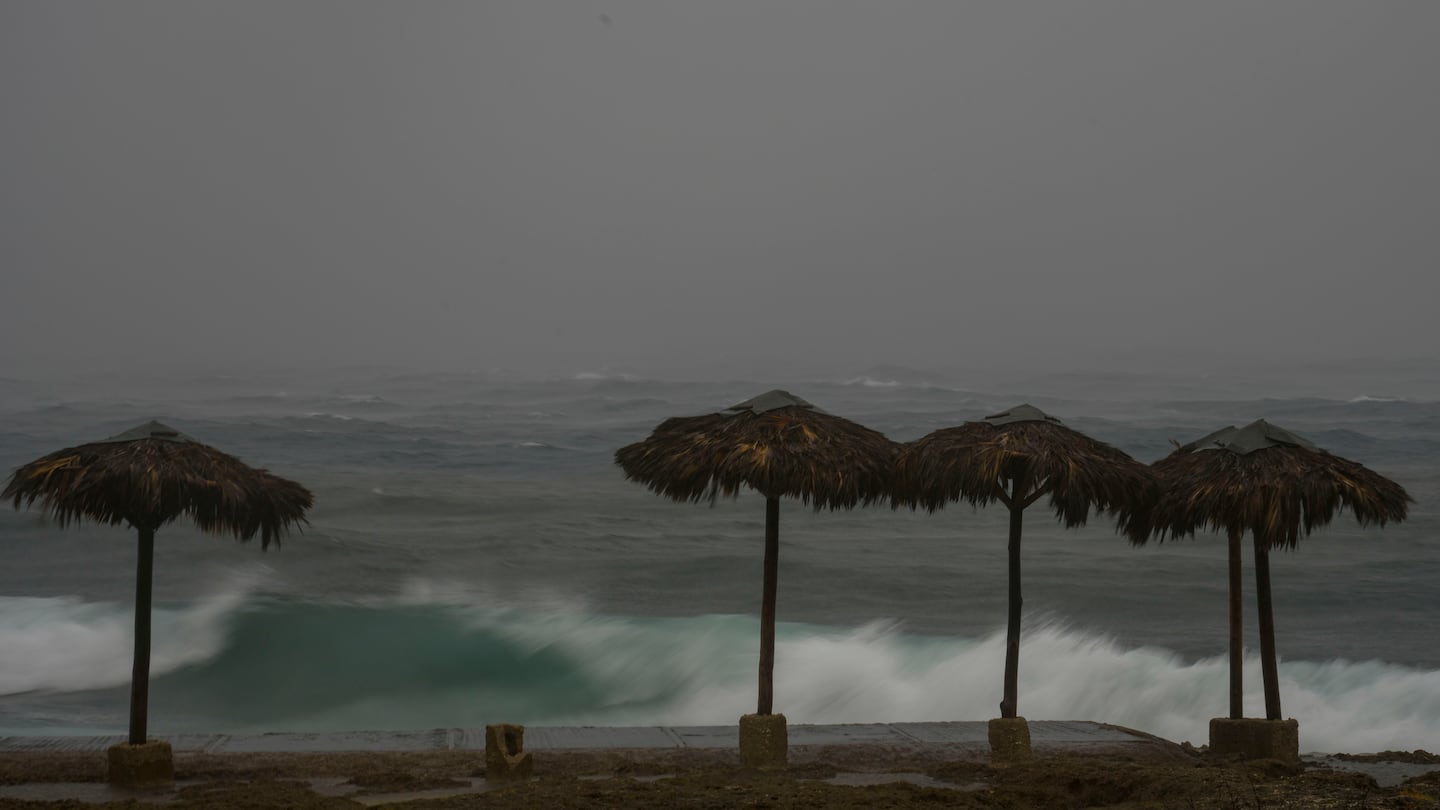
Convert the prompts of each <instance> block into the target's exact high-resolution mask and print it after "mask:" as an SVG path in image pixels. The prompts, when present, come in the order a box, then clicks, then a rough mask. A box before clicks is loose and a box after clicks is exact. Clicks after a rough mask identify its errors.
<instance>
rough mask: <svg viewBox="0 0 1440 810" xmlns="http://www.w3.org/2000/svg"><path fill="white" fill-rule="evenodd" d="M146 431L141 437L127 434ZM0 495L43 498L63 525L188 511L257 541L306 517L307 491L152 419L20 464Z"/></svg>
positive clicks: (142, 522) (154, 523)
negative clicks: (99, 439)
mask: <svg viewBox="0 0 1440 810" xmlns="http://www.w3.org/2000/svg"><path fill="white" fill-rule="evenodd" d="M137 431H140V432H143V433H145V434H146V435H145V436H144V438H137V439H126V438H123V437H125V436H127V435H130V434H133V433H136V432H137ZM0 500H10V501H12V502H13V504H14V506H15V508H17V509H18V508H20V507H21V506H22V505H24V506H26V507H30V506H33V505H34V504H35V502H36V501H39V502H40V507H41V509H42V510H43V511H44V512H45V514H47V515H49V516H51V517H53V518H54V519H55V520H56V521H57V522H58V523H59V524H60V525H61V526H67V525H69V524H71V523H73V522H76V521H79V520H93V521H95V522H96V523H102V524H106V525H110V526H115V525H119V524H121V523H128V524H129V525H131V526H134V527H136V528H150V529H158V528H160V527H161V526H164V525H166V524H168V523H170V522H171V521H173V520H175V519H176V518H178V517H180V516H182V515H188V516H189V517H191V518H192V519H193V520H194V521H195V525H196V526H197V527H198V528H199V529H200V530H201V531H204V532H210V533H212V534H228V535H232V536H234V537H235V538H236V539H238V540H249V539H250V538H252V537H254V536H255V535H257V534H258V535H260V543H261V546H262V547H268V546H269V545H270V543H271V542H278V541H279V539H280V536H281V535H282V534H283V533H284V532H285V531H286V530H287V529H288V528H289V527H290V526H291V525H292V524H298V523H303V522H304V520H305V518H304V515H305V510H306V509H308V508H309V507H310V505H311V502H312V497H311V495H310V492H309V491H308V490H306V489H305V488H304V487H302V486H300V485H299V484H297V483H295V482H293V481H287V480H286V479H284V478H280V477H278V476H275V475H271V474H270V473H268V472H266V471H265V470H257V469H255V468H253V467H250V466H247V465H246V464H245V463H244V462H242V461H240V460H239V459H237V458H235V457H234V456H231V455H228V454H226V453H222V452H220V451H219V450H216V449H215V448H213V447H210V446H208V445H204V444H201V443H199V442H197V441H194V440H192V439H189V438H186V437H184V436H181V435H180V434H179V433H177V432H176V431H174V430H172V429H170V428H166V427H165V426H164V425H161V424H159V423H158V422H151V423H149V424H147V425H143V426H141V427H140V428H137V429H136V431H129V432H127V433H124V434H121V435H120V436H117V437H116V438H114V439H108V440H105V441H100V442H92V443H90V444H82V445H79V446H77V447H67V448H65V449H64V450H57V451H56V452H54V453H50V454H48V455H45V456H42V457H41V458H38V459H36V460H34V461H32V462H30V463H29V464H26V465H24V466H23V467H20V468H19V469H17V470H16V471H15V473H14V475H12V476H11V477H10V481H9V482H8V483H7V484H6V486H5V490H4V493H3V494H0Z"/></svg>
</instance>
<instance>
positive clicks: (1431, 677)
mask: <svg viewBox="0 0 1440 810" xmlns="http://www.w3.org/2000/svg"><path fill="white" fill-rule="evenodd" d="M515 618H516V617H514V616H511V617H510V619H509V621H508V622H507V624H506V627H505V628H497V629H502V631H503V632H505V633H507V634H512V635H520V636H530V635H531V634H533V635H534V637H533V638H531V641H532V643H535V644H537V645H541V644H543V645H546V646H548V645H555V646H558V647H561V648H563V649H567V650H569V651H570V652H571V654H572V655H573V656H574V658H575V660H576V661H580V662H583V667H584V669H585V671H586V673H587V674H588V675H589V676H590V677H592V678H595V679H597V680H599V681H601V682H603V683H605V684H606V685H607V686H608V691H607V695H608V697H609V701H608V703H607V705H606V706H602V707H597V708H596V710H595V711H592V712H586V713H583V714H580V715H575V716H571V717H566V718H559V719H547V720H546V722H574V723H606V724H623V723H677V724H686V723H690V724H696V723H699V724H707V723H717V724H728V723H732V722H734V720H735V718H736V717H737V716H738V715H739V714H741V713H744V712H746V711H752V710H753V701H754V696H755V673H754V666H755V664H754V661H755V658H754V656H755V650H754V649H753V647H754V646H755V640H756V639H755V638H754V635H755V631H754V628H753V625H754V619H753V618H752V617H736V616H726V617H702V618H697V619H692V620H683V621H679V620H677V621H673V622H671V621H668V620H667V621H658V622H653V623H648V624H646V623H635V622H632V621H622V620H612V619H602V618H596V617H584V616H582V615H578V614H573V613H572V614H567V615H566V616H564V617H555V616H552V617H550V618H549V619H547V620H544V621H539V622H537V623H535V624H528V623H526V622H520V623H518V624H517V623H515ZM542 639H543V641H542ZM1004 657H1005V640H1004V634H1003V632H996V633H994V634H992V635H989V636H987V637H985V638H983V639H978V640H972V639H946V638H929V637H916V636H910V635H906V634H904V633H902V632H900V630H899V629H898V627H897V626H896V625H894V624H891V623H886V622H876V623H872V624H868V625H866V626H864V627H860V628H856V629H852V630H821V629H819V628H805V627H798V626H794V625H781V629H780V637H779V640H778V642H777V651H776V669H775V695H776V708H777V710H780V711H783V712H785V714H786V715H788V716H789V718H790V721H791V722H793V723H874V722H904V721H925V720H980V719H988V718H990V717H994V716H997V714H998V708H997V707H998V703H999V698H1000V692H1001V672H1002V669H1003V661H1004ZM1280 676H1281V684H1280V688H1281V693H1282V696H1283V698H1284V705H1285V709H1286V715H1287V716H1293V717H1297V718H1300V719H1301V723H1300V734H1301V745H1302V747H1303V748H1304V749H1305V750H1314V751H1347V750H1348V751H1379V750H1386V749H1407V750H1408V749H1413V748H1418V747H1424V746H1430V747H1432V748H1433V747H1434V745H1435V744H1436V740H1440V672H1437V671H1422V670H1416V669H1412V668H1407V667H1402V666H1395V665H1391V664H1386V663H1383V662H1376V661H1370V662H1358V663H1356V662H1345V661H1332V662H1328V663H1314V662H1306V661H1286V662H1282V663H1281V666H1280ZM1228 683H1229V665H1228V663H1227V661H1226V660H1225V658H1224V657H1223V656H1221V657H1216V658H1207V659H1202V660H1199V661H1186V660H1184V659H1182V658H1181V657H1180V656H1178V655H1177V654H1175V653H1173V652H1171V651H1168V650H1164V649H1159V648H1153V647H1139V648H1125V647H1122V646H1121V645H1119V644H1117V643H1115V642H1114V641H1112V640H1110V639H1106V638H1103V637H1097V636H1094V635H1089V634H1085V633H1080V632H1076V631H1072V630H1067V629H1064V628H1062V627H1058V626H1048V627H1047V626H1040V627H1037V628H1036V629H1033V630H1030V631H1028V632H1027V633H1026V635H1025V636H1024V637H1023V639H1022V645H1021V653H1020V678H1019V695H1020V707H1021V710H1022V713H1023V714H1024V715H1026V716H1027V717H1029V718H1030V719H1032V720H1096V721H1103V722H1108V723H1116V724H1118V725H1122V726H1129V727H1132V728H1138V729H1142V730H1145V731H1148V732H1151V733H1154V734H1157V735H1159V736H1161V737H1165V738H1167V739H1171V740H1176V741H1187V740H1188V741H1190V742H1192V743H1195V744H1203V743H1204V742H1205V741H1206V739H1207V736H1208V731H1207V729H1208V724H1209V720H1210V718H1212V717H1222V716H1225V714H1226V712H1227V711H1228V696H1229V692H1228ZM1245 683H1246V706H1247V708H1248V709H1249V713H1250V715H1251V716H1255V715H1257V714H1258V713H1259V712H1260V710H1261V707H1262V706H1263V695H1262V693H1261V675H1260V661H1259V658H1258V656H1256V655H1250V656H1248V657H1247V659H1246V662H1245ZM657 704H658V706H659V708H658V709H657V708H656V707H657ZM640 706H643V707H644V708H643V709H632V708H628V707H640Z"/></svg>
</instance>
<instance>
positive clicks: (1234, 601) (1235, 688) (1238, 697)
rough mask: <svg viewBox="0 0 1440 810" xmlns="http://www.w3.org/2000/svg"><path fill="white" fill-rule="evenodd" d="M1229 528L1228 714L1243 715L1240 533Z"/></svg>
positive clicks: (1243, 671) (1242, 622)
mask: <svg viewBox="0 0 1440 810" xmlns="http://www.w3.org/2000/svg"><path fill="white" fill-rule="evenodd" d="M1241 533H1242V531H1241V530H1240V529H1238V528H1235V529H1231V530H1230V716H1231V717H1232V718H1235V719H1237V720H1238V719H1240V718H1242V717H1244V716H1245V688H1244V679H1245V659H1244V654H1245V647H1244V644H1243V643H1242V642H1243V627H1244V615H1243V613H1244V604H1243V602H1242V595H1243V590H1242V586H1241V576H1240V556H1241V554H1240V535H1241Z"/></svg>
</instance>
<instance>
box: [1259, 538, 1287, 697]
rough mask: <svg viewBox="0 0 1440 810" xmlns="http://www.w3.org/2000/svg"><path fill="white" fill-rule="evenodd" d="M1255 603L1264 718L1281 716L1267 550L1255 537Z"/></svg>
mask: <svg viewBox="0 0 1440 810" xmlns="http://www.w3.org/2000/svg"><path fill="white" fill-rule="evenodd" d="M1255 603H1256V605H1258V606H1259V608H1260V672H1261V675H1262V677H1263V678H1264V680H1265V719H1267V720H1281V719H1284V715H1283V714H1281V713H1280V668H1279V666H1278V665H1277V664H1276V661H1275V613H1274V611H1273V610H1272V608H1271V603H1270V552H1269V550H1268V549H1267V548H1266V547H1265V541H1264V540H1262V539H1261V538H1260V537H1259V536H1258V535H1257V536H1256V537H1255Z"/></svg>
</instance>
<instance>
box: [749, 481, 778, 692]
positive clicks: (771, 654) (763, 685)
mask: <svg viewBox="0 0 1440 810" xmlns="http://www.w3.org/2000/svg"><path fill="white" fill-rule="evenodd" d="M779 568H780V499H779V498H776V497H767V498H766V499H765V584H764V587H763V590H762V593H761V602H760V700H759V704H758V706H757V707H756V710H755V713H756V714H770V713H771V710H772V709H774V706H775V589H776V588H775V586H776V580H777V579H778V574H779Z"/></svg>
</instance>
